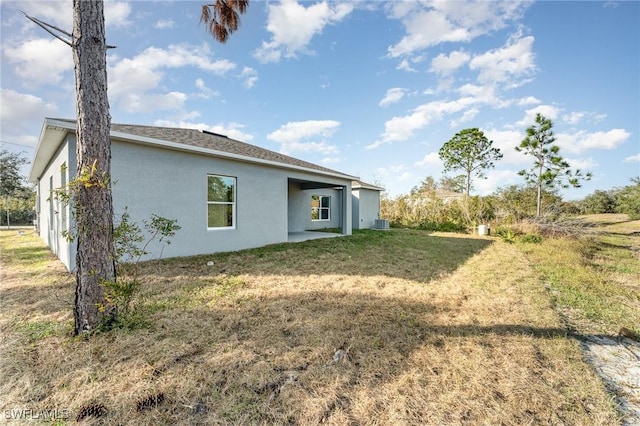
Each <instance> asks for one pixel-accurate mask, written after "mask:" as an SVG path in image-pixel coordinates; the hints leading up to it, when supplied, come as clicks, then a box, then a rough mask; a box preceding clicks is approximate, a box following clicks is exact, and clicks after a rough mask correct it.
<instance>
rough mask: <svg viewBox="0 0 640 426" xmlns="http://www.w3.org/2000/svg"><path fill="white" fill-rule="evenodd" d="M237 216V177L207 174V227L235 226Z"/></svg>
mask: <svg viewBox="0 0 640 426" xmlns="http://www.w3.org/2000/svg"><path fill="white" fill-rule="evenodd" d="M235 217H236V178H234V177H229V176H214V175H208V176H207V227H208V228H233V227H235Z"/></svg>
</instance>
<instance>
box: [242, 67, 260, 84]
mask: <svg viewBox="0 0 640 426" xmlns="http://www.w3.org/2000/svg"><path fill="white" fill-rule="evenodd" d="M239 78H241V79H244V87H246V88H247V89H251V88H252V87H253V86H255V84H256V83H257V82H258V72H257V71H256V70H255V69H253V68H251V67H243V68H242V72H241V73H240V76H239Z"/></svg>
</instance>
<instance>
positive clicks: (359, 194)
mask: <svg viewBox="0 0 640 426" xmlns="http://www.w3.org/2000/svg"><path fill="white" fill-rule="evenodd" d="M352 211H353V229H370V228H373V227H374V225H375V221H376V219H379V218H380V191H375V190H372V189H365V188H357V189H354V190H353V210H352Z"/></svg>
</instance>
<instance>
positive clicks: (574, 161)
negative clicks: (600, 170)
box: [565, 157, 598, 170]
mask: <svg viewBox="0 0 640 426" xmlns="http://www.w3.org/2000/svg"><path fill="white" fill-rule="evenodd" d="M565 160H566V161H567V163H569V166H571V168H572V169H578V170H590V169H593V168H595V167H598V163H597V162H595V161H594V160H593V158H591V157H589V158H570V157H567V158H565Z"/></svg>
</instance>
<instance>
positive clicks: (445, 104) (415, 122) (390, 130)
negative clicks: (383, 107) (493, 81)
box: [367, 96, 478, 149]
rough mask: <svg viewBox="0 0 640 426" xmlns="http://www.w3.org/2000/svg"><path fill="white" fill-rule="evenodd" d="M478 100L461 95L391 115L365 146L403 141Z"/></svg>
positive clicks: (371, 147)
mask: <svg viewBox="0 0 640 426" xmlns="http://www.w3.org/2000/svg"><path fill="white" fill-rule="evenodd" d="M477 102H478V100H477V99H475V98H474V97H470V96H468V97H462V98H459V99H457V100H454V101H447V100H438V101H433V102H429V103H426V104H423V105H420V106H418V107H417V108H415V109H414V110H413V112H412V113H411V114H408V115H404V116H398V117H393V118H391V119H390V120H388V121H387V122H386V123H385V125H384V129H385V130H384V132H383V133H382V135H381V137H380V139H379V140H377V141H376V142H374V143H373V144H371V145H368V146H367V149H375V148H378V147H380V146H382V145H384V144H388V143H392V142H400V141H405V140H407V139H409V138H410V137H412V136H413V134H414V133H415V131H416V130H419V129H422V128H424V127H425V126H427V125H429V124H431V123H433V122H435V121H439V120H442V119H443V118H444V117H445V116H449V115H452V114H455V113H459V112H461V111H464V110H466V109H469V108H470V107H471V106H472V105H473V104H476V103H477Z"/></svg>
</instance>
